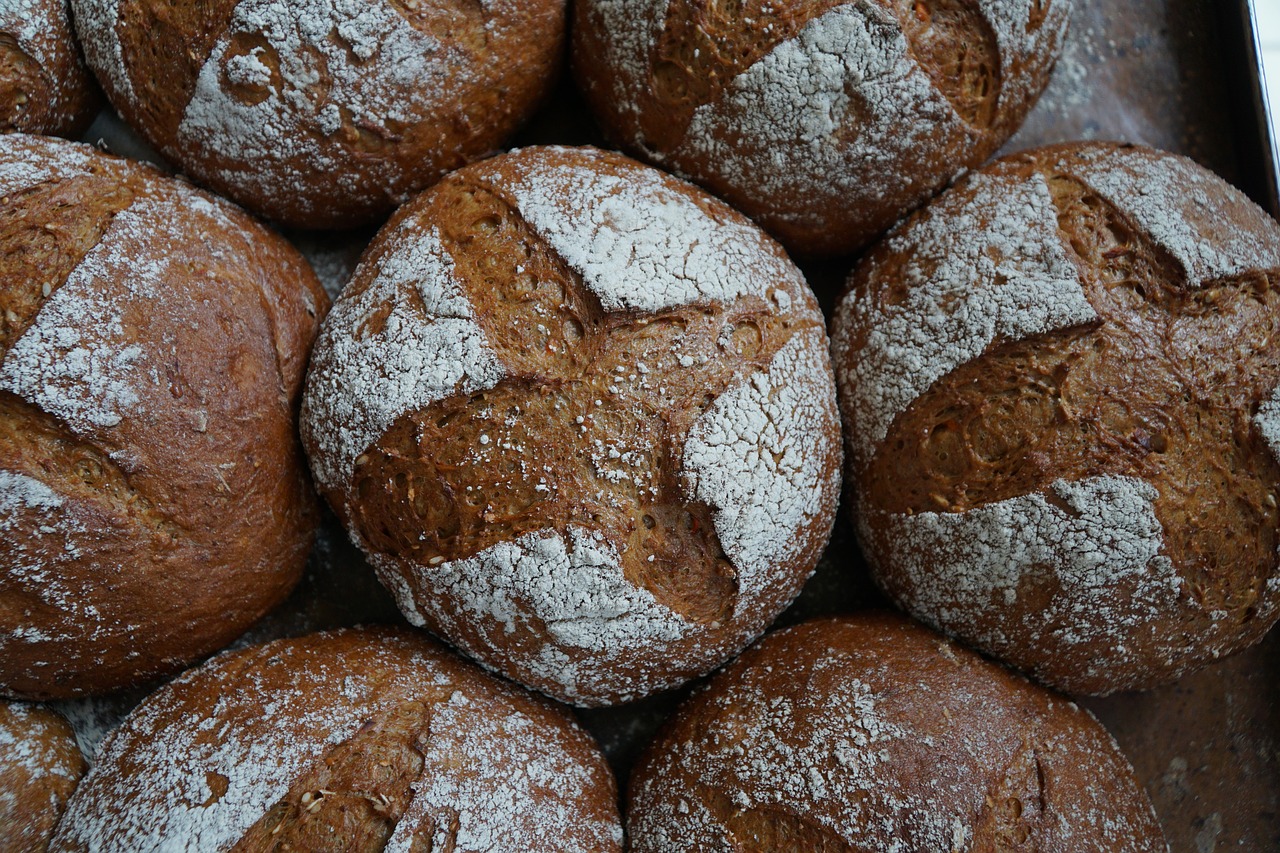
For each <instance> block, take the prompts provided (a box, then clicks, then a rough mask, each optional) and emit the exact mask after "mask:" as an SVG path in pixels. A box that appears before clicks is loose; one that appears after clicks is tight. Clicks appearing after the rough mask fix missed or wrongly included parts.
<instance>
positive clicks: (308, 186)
mask: <svg viewBox="0 0 1280 853" xmlns="http://www.w3.org/2000/svg"><path fill="white" fill-rule="evenodd" d="M72 7H73V8H74V9H75V13H76V28H77V30H78V31H79V33H80V37H81V39H82V40H83V42H84V48H85V56H86V58H87V59H88V61H89V65H90V67H91V68H93V70H94V73H96V74H97V75H98V79H99V81H100V82H101V83H102V86H103V88H104V89H105V90H106V93H107V97H109V98H110V99H111V103H112V104H114V105H115V107H116V109H117V110H119V111H120V114H121V115H122V116H124V118H125V119H126V120H127V121H128V122H129V123H130V124H131V125H132V126H133V127H135V128H137V129H138V130H139V131H140V132H141V133H142V135H143V136H145V137H146V138H147V140H148V141H150V142H151V144H152V145H154V146H155V147H156V148H158V149H159V150H160V151H161V152H163V153H164V155H165V156H166V157H168V158H170V159H171V160H173V161H174V162H176V163H178V164H180V165H181V166H182V168H183V170H185V171H186V172H188V173H189V174H191V175H192V176H193V177H195V178H196V179H197V180H199V181H200V182H201V183H204V184H206V185H208V186H210V187H212V188H213V189H215V190H217V191H218V192H220V193H222V194H223V195H226V196H228V197H230V198H233V199H235V200H236V201H238V202H240V203H241V204H243V205H245V206H246V207H248V208H250V209H251V210H254V211H257V212H258V213H261V214H263V215H264V216H267V217H269V218H272V219H277V220H280V221H282V222H286V223H288V224H290V225H296V226H301V227H307V228H349V227H353V226H356V225H359V224H363V223H367V222H371V221H373V220H375V219H377V218H378V217H380V216H383V215H385V214H386V213H387V212H388V211H389V210H391V209H392V208H393V207H395V206H396V205H398V204H400V203H402V202H403V201H405V200H406V199H407V198H408V197H409V196H410V195H411V194H413V193H415V192H417V191H418V190H421V189H423V188H424V187H426V186H429V185H430V184H432V183H434V182H435V181H436V180H437V179H438V178H439V177H440V176H441V175H442V174H444V173H445V172H447V171H449V170H450V169H455V168H457V167H459V166H461V165H463V164H464V163H466V162H468V161H469V160H473V159H475V158H476V157H478V156H480V155H482V154H485V153H487V152H489V151H491V150H492V149H494V148H495V147H497V146H498V145H499V144H500V143H501V142H502V141H503V140H504V139H505V138H506V136H507V135H508V134H510V133H511V132H512V131H513V130H515V128H516V127H517V126H518V125H519V124H521V123H522V122H523V121H524V120H525V118H527V117H528V116H529V115H530V114H531V113H532V112H533V110H534V108H535V107H536V106H537V105H538V103H539V101H540V100H541V98H542V96H543V95H544V94H545V93H546V92H547V91H548V90H549V88H550V84H551V82H552V80H553V79H554V77H555V73H556V70H557V67H558V65H559V62H560V57H561V53H562V49H563V42H564V30H565V10H564V0H485V2H483V3H480V2H475V0H468V2H458V0H413V2H410V1H409V0H199V2H189V3H174V2H158V3H151V2H141V0H72Z"/></svg>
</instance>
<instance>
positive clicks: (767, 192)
mask: <svg viewBox="0 0 1280 853" xmlns="http://www.w3.org/2000/svg"><path fill="white" fill-rule="evenodd" d="M1070 5H1071V4H1070V2H1069V0H1053V2H1044V0H858V1H857V2H838V0H786V2H777V0H768V2H765V0H746V2H718V0H699V2H685V3H667V2H663V1H662V0H582V2H579V3H576V4H575V21H574V33H573V58H574V70H575V74H576V76H577V79H578V81H579V83H580V85H581V87H582V89H583V91H584V92H585V93H586V96H587V100H588V101H589V102H590V103H591V106H592V108H593V109H594V111H595V113H596V115H597V116H598V117H599V119H600V121H601V124H602V125H603V126H604V128H605V131H606V133H607V134H608V135H609V136H610V137H611V138H612V139H613V140H614V141H616V142H617V143H618V144H620V145H622V146H623V147H624V148H626V149H627V150H628V151H631V152H633V153H635V154H637V155H638V156H641V157H644V158H646V159H648V160H651V161H653V162H655V163H658V164H660V165H662V166H664V167H665V168H669V169H672V170H674V171H675V172H677V173H678V174H681V175H685V176H688V177H690V178H691V179H692V180H695V181H697V182H698V183H700V184H702V185H703V186H705V187H707V188H708V189H710V190H711V191H712V192H714V193H716V194H717V195H718V196H720V197H721V198H724V199H725V200H727V201H728V202H729V203H731V204H733V205H734V206H735V207H737V208H738V209H739V210H741V211H743V212H744V213H746V214H747V215H748V216H751V217H752V218H753V219H755V220H756V221H757V222H759V223H760V224H761V225H763V226H764V227H765V228H766V229H768V230H769V232H770V233H771V234H773V235H774V236H775V237H777V238H778V239H779V240H781V241H782V242H783V243H785V244H786V245H787V247H788V248H790V249H792V250H793V251H797V252H804V253H820V254H834V253H841V252H850V251H853V250H855V249H858V248H860V247H861V246H863V245H865V244H866V243H868V242H869V241H870V240H871V239H873V238H874V237H875V236H876V235H877V234H879V233H881V232H883V231H884V230H885V229H886V228H888V227H889V226H890V225H892V224H893V223H894V222H895V221H897V220H898V219H899V218H900V217H901V216H902V215H904V214H905V213H907V212H908V211H910V210H912V209H913V208H915V207H917V206H918V205H920V204H921V203H923V202H924V201H925V200H926V199H928V198H929V196H931V195H933V194H934V193H935V192H937V191H938V190H939V189H941V188H942V187H943V186H945V185H946V183H947V182H948V181H949V180H951V179H952V178H953V177H954V176H955V175H956V174H958V173H959V172H961V171H963V170H964V169H966V168H972V167H975V166H977V165H979V164H980V163H982V162H983V161H985V160H986V159H987V158H988V157H990V156H991V155H992V154H994V153H995V151H996V150H997V149H998V148H999V147H1000V146H1001V144H1003V142H1004V141H1005V140H1006V139H1008V138H1009V136H1010V135H1012V133H1013V132H1014V131H1015V130H1016V129H1017V128H1018V126H1019V125H1020V124H1021V123H1022V119H1023V118H1024V117H1025V116H1026V114H1027V112H1028V111H1029V110H1030V109H1031V107H1032V106H1033V105H1034V104H1035V101H1036V99H1037V98H1038V97H1039V96H1040V92H1041V91H1042V90H1043V89H1044V87H1045V85H1047V83H1048V81H1049V75H1050V72H1051V71H1052V69H1053V65H1054V62H1055V61H1056V60H1057V56H1058V53H1059V52H1060V50H1061V46H1062V41H1063V34H1064V32H1065V30H1066V25H1067V18H1068V12H1069V9H1070Z"/></svg>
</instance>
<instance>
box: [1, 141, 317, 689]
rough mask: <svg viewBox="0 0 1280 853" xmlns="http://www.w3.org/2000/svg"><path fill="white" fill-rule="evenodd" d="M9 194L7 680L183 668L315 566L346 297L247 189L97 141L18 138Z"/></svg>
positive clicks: (101, 685) (38, 685) (4, 480)
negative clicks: (330, 295)
mask: <svg viewBox="0 0 1280 853" xmlns="http://www.w3.org/2000/svg"><path fill="white" fill-rule="evenodd" d="M0 207H2V208H3V211H4V226H3V228H0V281H2V282H3V283H2V284H0V530H3V532H4V534H5V536H6V539H7V540H8V542H9V545H8V547H7V548H6V550H5V552H4V554H3V555H0V650H3V653H2V654H0V691H3V692H5V693H11V694H16V695H22V696H29V697H51V696H67V695H72V694H76V693H84V692H94V691H102V690H104V689H109V688H111V687H117V686H121V685H123V684H125V683H129V682H131V681H134V680H136V679H139V678H143V677H146V676H150V675H155V674H159V673H161V672H170V671H173V670H174V669H177V668H179V667H180V666H181V665H183V664H184V663H186V662H189V661H190V660H192V659H193V658H194V657H196V656H198V655H199V654H203V653H207V652H209V651H212V650H214V649H216V648H218V647H220V646H221V645H223V644H225V643H226V642H228V641H229V640H231V639H232V638H233V637H235V636H236V635H237V634H238V633H240V631H242V630H243V629H244V628H245V627H247V626H248V624H249V623H251V622H252V621H253V620H254V619H256V618H257V617H259V616H261V615H262V613H263V612H265V611H266V610H267V609H269V607H270V606H271V605H273V604H275V603H278V601H279V600H281V599H282V598H283V597H284V595H285V594H287V592H288V589H289V588H290V586H292V584H293V582H294V581H295V580H296V578H297V576H298V573H299V572H300V571H301V567H302V562H303V561H304V560H305V557H306V553H307V550H308V548H309V543H310V537H311V533H312V530H313V529H314V525H315V518H316V517H315V508H314V503H313V501H314V498H313V496H312V495H311V491H310V486H309V484H308V482H307V478H306V474H305V471H304V470H303V468H302V465H301V461H302V460H301V456H300V448H299V447H298V445H297V439H296V435H295V431H294V411H295V406H296V401H297V398H298V394H299V392H300V386H301V383H302V373H303V369H304V367H305V365H306V359H307V354H308V350H309V346H310V343H311V339H312V337H313V335H314V334H315V331H316V328H317V326H318V324H319V321H320V319H321V317H322V316H323V313H324V311H325V309H326V306H327V298H326V297H325V295H324V293H323V291H322V290H321V288H320V286H319V284H318V283H317V282H316V281H315V277H314V276H313V275H312V273H311V271H310V270H309V269H308V268H307V266H306V263H305V261H303V260H302V259H301V257H300V256H298V254H297V253H296V252H295V251H294V250H293V249H292V248H291V247H289V246H288V244H287V243H285V242H284V241H283V240H282V239H281V238H280V237H278V236H276V235H274V234H272V233H270V232H268V231H267V230H266V229H264V228H263V227H262V226H260V225H259V224H258V223H256V222H254V221H253V220H252V219H250V218H249V217H248V216H246V215H245V214H244V213H243V212H241V211H240V210H238V209H236V208H233V207H232V206H230V205H227V204H225V203H223V202H220V201H217V200H215V199H213V198H212V197H210V196H207V195H204V194H203V193H199V192H197V191H195V190H193V189H191V188H190V187H189V186H187V185H185V184H183V183H180V182H178V181H173V180H169V179H166V178H162V177H161V176H160V175H159V174H158V173H156V172H154V171H153V170H150V169H148V168H145V167H141V166H138V165H135V164H131V163H128V162H127V161H124V160H120V159H117V158H113V157H109V156H107V155H104V154H101V153H99V152H97V151H95V150H93V149H91V148H88V147H87V146H80V145H75V144H72V143H66V142H60V141H54V140H49V139H43V138H39V137H27V136H22V135H18V134H13V135H9V136H6V137H3V138H2V139H0Z"/></svg>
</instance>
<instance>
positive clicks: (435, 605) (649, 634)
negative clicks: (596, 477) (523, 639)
mask: <svg viewBox="0 0 1280 853" xmlns="http://www.w3.org/2000/svg"><path fill="white" fill-rule="evenodd" d="M384 559H385V558H384ZM387 568H388V569H389V570H390V573H394V572H397V571H400V569H399V567H398V566H396V565H394V564H392V565H388V566H387ZM411 570H412V571H413V580H414V583H413V584H412V585H411V586H412V587H413V588H414V589H416V590H422V591H423V592H425V595H421V594H415V593H410V596H411V601H410V602H408V606H405V605H404V604H402V606H401V609H402V610H403V611H404V612H405V613H406V614H407V615H409V618H410V621H412V622H414V623H415V624H418V625H422V624H424V622H423V620H422V617H421V613H422V612H424V611H425V612H427V613H430V614H431V615H432V616H434V617H435V619H437V620H438V621H439V623H440V624H441V625H442V626H443V629H444V632H445V634H446V635H448V636H449V637H451V638H455V639H457V640H459V641H460V642H461V639H460V638H461V637H462V636H464V635H463V633H462V632H461V630H460V629H461V628H462V627H463V626H465V627H466V628H468V629H470V630H471V631H477V632H478V633H480V634H481V635H482V636H483V637H484V638H485V645H486V646H487V648H468V649H467V651H468V652H469V653H471V654H473V655H474V656H476V657H477V658H479V659H480V660H484V661H491V660H493V659H494V654H495V652H500V651H501V650H502V649H503V647H504V639H503V637H504V635H506V634H510V633H512V632H513V631H515V630H516V626H517V625H520V626H522V627H523V628H526V629H529V628H536V626H537V625H538V624H541V625H542V626H544V627H545V630H546V632H547V634H548V640H550V641H553V642H554V644H555V645H557V646H560V647H563V649H564V651H565V652H567V653H570V654H578V653H581V652H587V653H589V654H590V655H591V657H590V658H589V659H587V660H585V661H583V662H581V663H573V662H570V660H569V658H568V656H567V655H565V654H562V655H550V656H544V657H542V658H533V659H531V660H530V661H529V662H528V666H529V667H530V669H531V671H532V672H533V674H534V675H535V676H536V677H538V678H543V679H547V680H549V681H550V682H552V683H554V684H558V685H560V686H561V687H562V688H563V689H564V690H565V692H566V693H568V694H569V695H577V694H576V691H577V690H578V689H579V687H581V689H582V691H583V695H584V696H590V695H592V693H593V692H595V691H597V690H598V689H599V688H598V685H600V684H610V683H612V682H613V681H616V680H617V679H616V677H611V675H610V670H611V669H612V668H613V667H614V660H615V655H616V653H617V652H618V651H620V650H630V649H634V648H636V647H654V646H656V645H662V644H667V643H671V642H674V641H676V640H680V639H684V638H685V637H688V636H690V635H691V634H693V633H695V632H698V631H700V630H702V629H701V627H700V626H698V625H697V624H695V623H692V622H689V621H686V620H685V619H684V618H683V617H682V616H681V615H680V614H678V613H676V612H674V611H672V610H670V609H669V608H667V607H665V606H663V605H662V604H660V603H659V602H658V601H657V600H656V599H655V598H654V597H653V594H652V593H651V592H649V591H648V590H646V589H643V588H641V587H637V586H634V585H633V584H631V582H630V581H628V580H627V579H626V577H625V576H624V575H623V572H622V563H621V558H620V556H619V554H618V551H617V549H616V548H615V547H614V546H613V544H612V543H611V542H609V541H608V540H607V539H606V538H605V537H604V536H603V535H601V534H600V533H593V532H591V531H588V530H586V529H583V528H581V527H576V526H571V527H569V529H568V536H567V538H566V537H563V536H561V535H560V534H559V533H557V532H556V531H554V530H546V531H539V532H535V533H526V534H525V535H523V536H521V537H519V538H518V539H515V540H514V541H511V542H502V543H499V544H497V545H494V546H491V547H489V548H486V549H485V550H484V551H481V552H480V553H479V554H477V555H475V556H474V557H468V558H466V559H463V560H454V561H449V562H445V563H442V564H440V565H438V566H422V565H412V566H411ZM388 573H389V572H382V573H380V576H381V575H385V574H388ZM401 592H402V593H404V592H408V590H404V589H402V590H401ZM446 602H447V604H446ZM507 642H509V641H507ZM464 645H466V644H465V643H464Z"/></svg>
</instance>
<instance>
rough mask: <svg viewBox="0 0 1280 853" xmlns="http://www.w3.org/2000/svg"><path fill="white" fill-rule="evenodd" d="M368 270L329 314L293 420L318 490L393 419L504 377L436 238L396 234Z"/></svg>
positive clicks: (342, 474)
mask: <svg viewBox="0 0 1280 853" xmlns="http://www.w3.org/2000/svg"><path fill="white" fill-rule="evenodd" d="M376 263H377V271H376V273H374V275H373V281H372V283H371V284H370V285H369V286H368V287H367V288H365V289H364V290H363V291H360V292H359V293H357V294H356V295H354V296H349V297H347V298H343V299H339V300H338V302H337V303H336V304H335V305H334V307H333V310H332V311H331V312H330V314H329V317H328V318H327V320H326V322H325V325H324V329H323V330H322V331H321V334H320V339H319V340H318V341H317V344H316V348H315V363H314V364H313V365H312V369H311V371H310V373H309V376H308V382H307V393H306V397H305V399H304V403H303V414H302V419H303V421H304V423H306V424H307V425H308V426H309V427H310V434H311V437H312V440H313V441H315V442H316V444H317V446H318V448H319V452H316V453H312V454H311V467H312V471H313V472H314V474H315V477H316V482H317V483H318V484H319V485H321V486H322V487H324V488H342V487H345V485H346V484H347V482H348V481H349V480H350V478H351V474H352V472H353V470H354V468H355V461H356V458H357V457H358V456H359V455H360V454H361V453H363V452H364V451H365V450H367V449H368V448H369V446H370V445H371V444H373V443H374V442H375V441H377V440H378V438H380V437H381V436H382V434H383V433H385V432H386V431H387V429H388V428H390V426H391V425H392V424H393V423H394V422H395V421H396V419H397V418H399V417H400V416H401V415H403V414H405V413H407V412H412V411H415V410H417V409H421V408H424V407H426V406H428V405H430V404H431V403H434V402H436V401H437V400H442V399H444V398H446V397H450V396H453V395H454V394H470V393H474V392H476V391H481V390H486V389H489V388H492V387H494V386H495V385H497V384H498V382H499V381H501V380H502V378H503V377H504V376H506V370H505V368H504V367H503V366H502V365H501V364H500V363H499V362H498V360H497V357H496V356H495V354H494V352H493V349H492V348H491V347H490V345H489V343H488V341H487V340H486V338H485V334H484V331H483V330H482V329H481V328H480V325H479V323H478V322H477V321H476V319H475V313H474V310H473V308H472V306H471V303H470V301H469V300H468V299H467V297H466V296H465V295H464V293H463V289H462V285H461V284H460V283H459V282H458V280H457V278H456V277H455V274H454V266H453V259H452V258H451V257H450V256H449V254H448V252H447V250H446V249H445V248H444V246H443V245H442V244H441V242H440V236H439V234H438V233H437V232H435V231H434V230H432V231H429V232H427V233H425V234H421V235H416V236H414V235H404V234H402V235H401V236H399V237H398V238H397V239H396V240H395V242H394V243H393V244H392V245H391V246H390V247H389V248H388V249H387V251H386V252H385V254H383V255H382V257H381V258H380V259H378V260H377V261H376ZM363 273H364V270H362V269H358V270H357V271H356V274H355V278H356V280H359V279H360V277H361V275H362V274H363ZM388 305H390V306H391V310H390V313H389V314H387V315H386V317H385V318H383V319H381V320H380V321H379V320H378V318H377V317H376V316H375V315H377V314H378V312H379V311H380V310H385V308H386V306H388ZM379 322H380V323H381V328H376V326H377V324H378V323H379ZM371 324H372V325H371ZM320 424H325V426H324V427H321V426H320Z"/></svg>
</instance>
